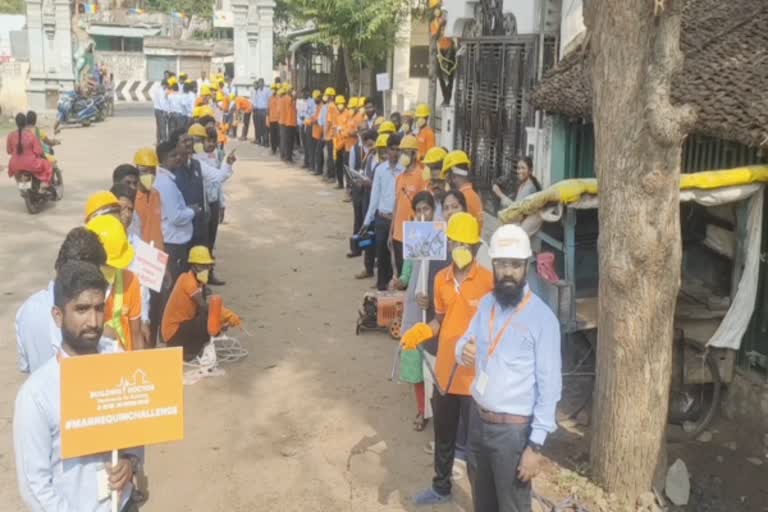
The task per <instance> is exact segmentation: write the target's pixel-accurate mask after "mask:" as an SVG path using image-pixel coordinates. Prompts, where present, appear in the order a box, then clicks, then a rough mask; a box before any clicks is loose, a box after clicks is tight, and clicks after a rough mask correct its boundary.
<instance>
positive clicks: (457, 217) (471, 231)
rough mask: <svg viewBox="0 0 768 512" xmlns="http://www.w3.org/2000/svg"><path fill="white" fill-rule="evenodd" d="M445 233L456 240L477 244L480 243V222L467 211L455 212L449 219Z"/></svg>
mask: <svg viewBox="0 0 768 512" xmlns="http://www.w3.org/2000/svg"><path fill="white" fill-rule="evenodd" d="M445 235H446V236H447V237H448V239H449V240H453V241H454V242H459V243H461V244H469V245H475V244H478V243H480V224H479V223H478V222H477V219H476V218H475V217H474V216H472V215H470V214H469V213H467V212H458V213H454V214H453V215H452V216H451V220H449V221H448V228H447V229H446V231H445Z"/></svg>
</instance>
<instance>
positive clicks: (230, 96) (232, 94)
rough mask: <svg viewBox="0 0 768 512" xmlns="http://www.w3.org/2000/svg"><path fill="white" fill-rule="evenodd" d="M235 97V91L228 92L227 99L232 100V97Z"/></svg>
mask: <svg viewBox="0 0 768 512" xmlns="http://www.w3.org/2000/svg"><path fill="white" fill-rule="evenodd" d="M235 97H236V96H235V93H233V92H231V93H229V99H230V100H234V99H235Z"/></svg>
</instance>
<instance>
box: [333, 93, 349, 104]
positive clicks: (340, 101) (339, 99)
mask: <svg viewBox="0 0 768 512" xmlns="http://www.w3.org/2000/svg"><path fill="white" fill-rule="evenodd" d="M334 101H335V102H336V104H337V105H344V104H346V103H347V100H346V99H345V98H344V96H342V95H341V94H339V95H338V96H336V99H335V100H334Z"/></svg>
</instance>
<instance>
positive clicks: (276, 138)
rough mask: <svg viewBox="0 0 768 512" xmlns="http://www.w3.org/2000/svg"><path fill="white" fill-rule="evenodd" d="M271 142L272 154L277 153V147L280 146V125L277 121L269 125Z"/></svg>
mask: <svg viewBox="0 0 768 512" xmlns="http://www.w3.org/2000/svg"><path fill="white" fill-rule="evenodd" d="M269 144H270V146H271V147H272V154H273V155H274V154H277V148H279V147H280V125H279V124H277V123H272V124H270V125H269Z"/></svg>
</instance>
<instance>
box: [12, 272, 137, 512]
mask: <svg viewBox="0 0 768 512" xmlns="http://www.w3.org/2000/svg"><path fill="white" fill-rule="evenodd" d="M106 289H107V281H106V280H105V279H104V277H103V276H102V274H101V270H99V267H97V266H96V265H93V264H92V263H86V262H83V261H70V262H68V263H65V264H64V265H62V267H61V268H60V269H59V270H58V274H57V276H56V281H55V283H54V286H53V297H54V306H53V309H52V311H51V314H52V315H53V318H54V320H55V322H56V325H57V326H58V327H59V328H60V329H61V338H62V343H61V348H60V349H59V350H58V354H57V356H56V357H52V358H51V359H49V360H48V362H46V363H45V364H43V365H42V366H41V367H40V368H38V369H37V370H36V371H35V372H34V373H32V375H31V376H30V377H29V379H27V381H26V382H25V383H24V384H23V385H22V387H21V389H20V390H19V393H18V395H17V396H16V407H15V411H14V415H13V444H14V449H15V452H16V475H17V478H18V483H19V490H20V492H21V497H22V499H23V501H24V503H25V504H26V505H27V508H28V509H29V510H34V511H46V512H47V511H54V510H62V511H63V510H73V511H74V510H90V511H93V512H108V511H109V510H111V508H112V507H111V503H110V501H109V499H103V500H102V499H100V492H99V480H100V478H99V475H100V473H102V472H103V471H106V477H107V480H108V482H109V487H110V489H112V490H115V491H118V495H119V496H120V498H119V499H120V503H119V504H118V507H117V509H118V510H121V511H123V512H128V511H129V510H130V511H134V510H136V509H135V505H134V504H132V503H131V495H132V492H133V488H132V484H131V482H132V480H133V476H134V474H135V473H136V472H137V471H138V468H139V465H140V464H141V460H142V458H143V456H144V450H143V448H134V449H130V450H122V451H121V453H120V461H119V462H118V464H117V465H115V466H113V465H112V464H111V463H110V454H109V453H102V454H97V455H89V456H85V457H77V458H72V459H67V461H66V463H65V462H64V461H63V460H62V459H61V425H60V421H61V398H60V396H61V383H60V371H59V361H60V360H61V359H64V358H67V357H76V356H80V355H88V354H103V353H109V352H115V351H117V350H119V349H118V348H117V346H116V344H115V342H113V341H111V340H106V339H103V338H102V337H101V334H102V326H103V325H104V303H105V299H104V296H105V293H106Z"/></svg>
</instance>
